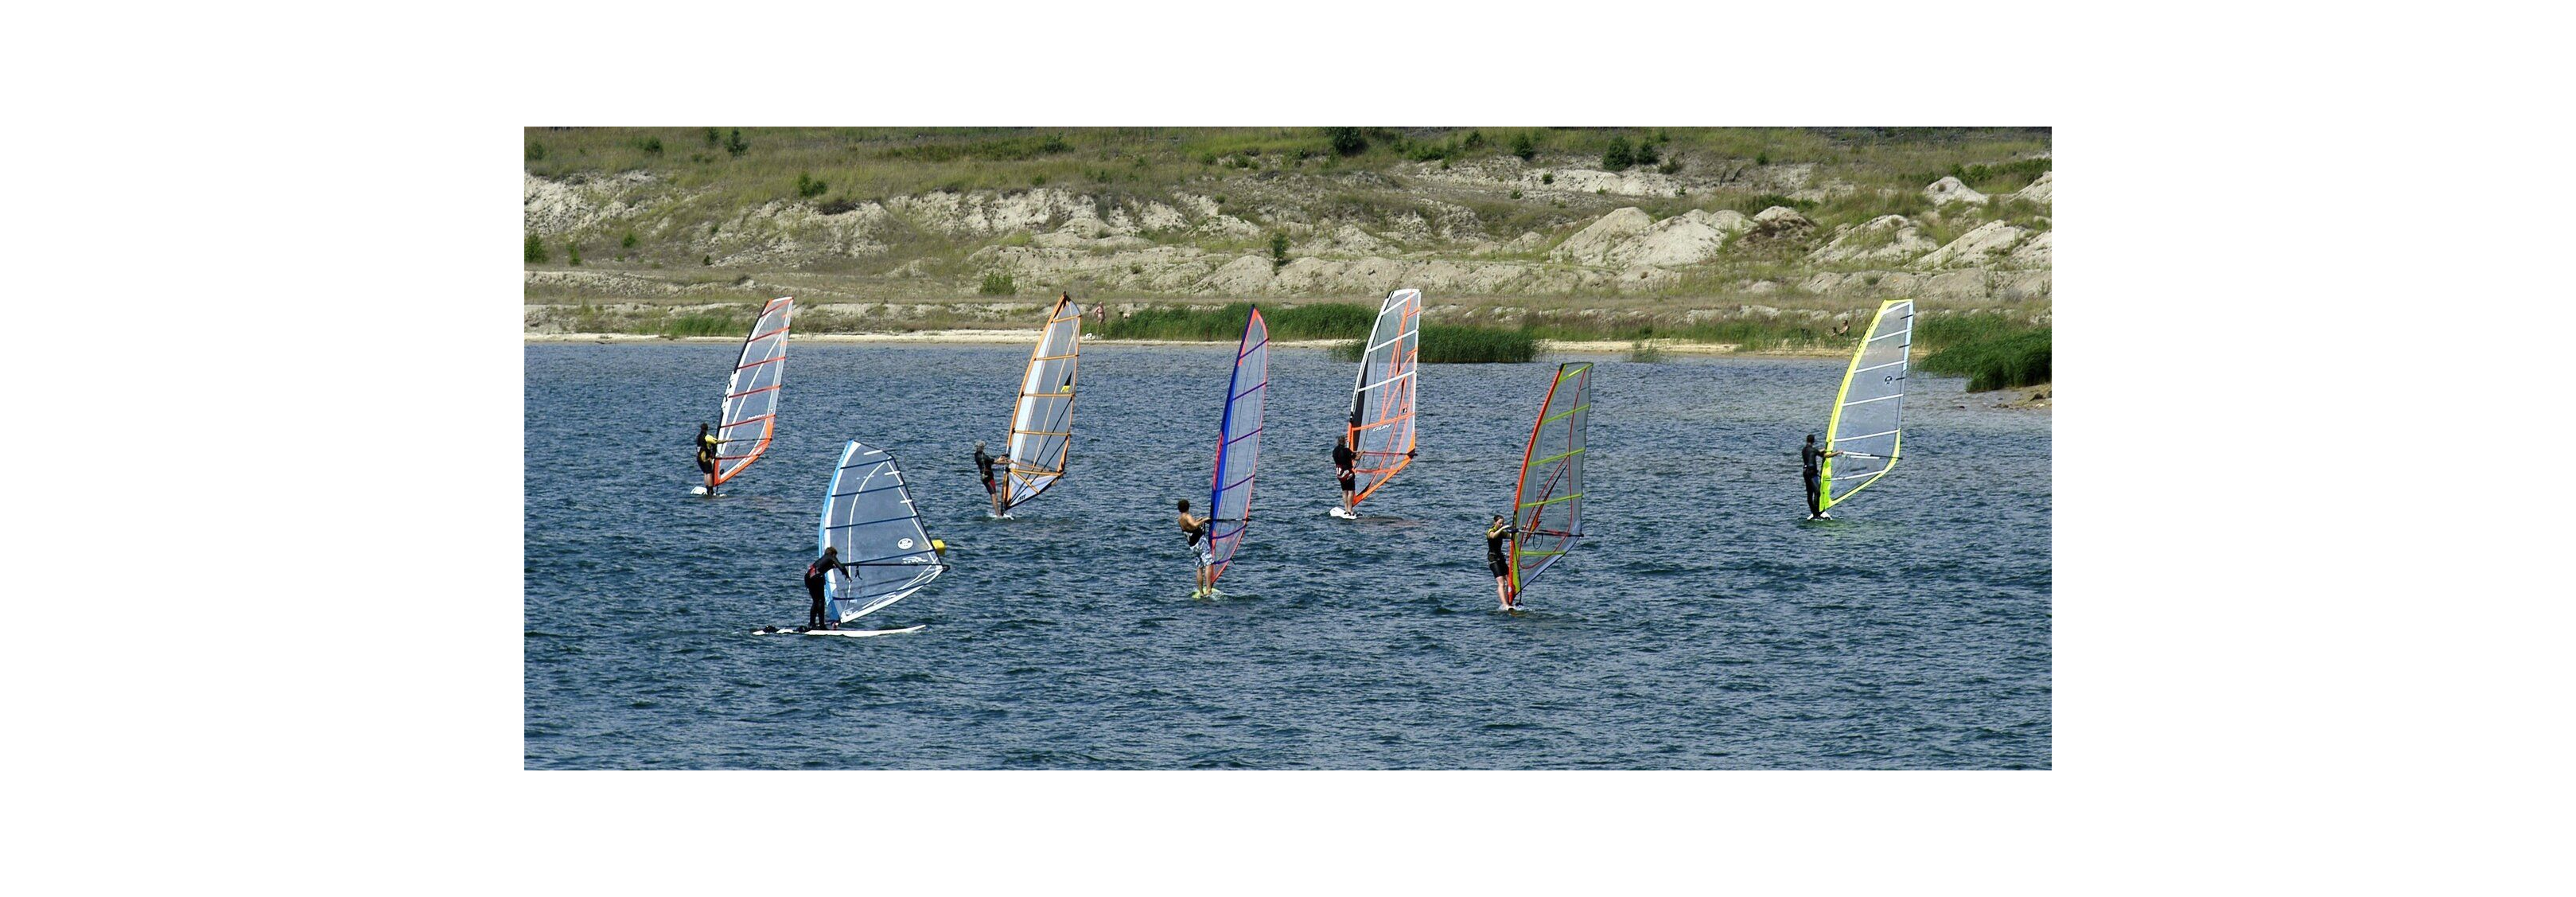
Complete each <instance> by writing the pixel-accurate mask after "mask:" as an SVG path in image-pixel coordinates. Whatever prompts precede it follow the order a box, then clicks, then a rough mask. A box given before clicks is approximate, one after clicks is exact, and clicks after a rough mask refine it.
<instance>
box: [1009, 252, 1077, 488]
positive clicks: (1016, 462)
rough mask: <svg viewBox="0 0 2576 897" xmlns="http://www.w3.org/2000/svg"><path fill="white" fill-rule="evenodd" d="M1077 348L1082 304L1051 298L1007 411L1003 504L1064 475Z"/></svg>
mask: <svg viewBox="0 0 2576 897" xmlns="http://www.w3.org/2000/svg"><path fill="white" fill-rule="evenodd" d="M1081 353H1082V306H1079V305H1075V304H1073V299H1072V297H1069V296H1068V297H1065V298H1061V299H1058V300H1056V303H1055V311H1054V312H1053V313H1051V314H1049V315H1047V325H1046V330H1045V332H1043V333H1041V334H1039V336H1038V344H1037V346H1036V347H1034V348H1031V349H1030V350H1029V369H1028V372H1027V373H1026V374H1024V375H1022V376H1021V377H1020V402H1019V407H1018V408H1017V410H1014V411H1012V412H1011V455H1010V462H1011V463H1010V485H1011V492H1010V496H1009V497H1008V499H1007V501H1008V504H1005V505H1004V506H1003V507H1004V509H1005V510H1008V509H1010V508H1016V507H1019V506H1020V505H1021V504H1023V503H1025V502H1027V501H1028V500H1029V499H1032V498H1036V497H1038V493H1041V492H1045V491H1046V489H1047V487H1048V486H1052V485H1055V481H1056V479H1057V478H1059V477H1062V476H1064V461H1065V453H1066V452H1067V450H1068V449H1070V448H1071V445H1072V442H1073V375H1074V369H1075V367H1076V364H1077V362H1079V361H1080V360H1081V358H1080V357H1079V356H1080V355H1081Z"/></svg>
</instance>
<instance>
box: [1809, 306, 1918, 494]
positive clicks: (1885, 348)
mask: <svg viewBox="0 0 2576 897" xmlns="http://www.w3.org/2000/svg"><path fill="white" fill-rule="evenodd" d="M1913 344H1914V301H1913V300H1911V299H1898V300H1894V301H1891V302H1888V303H1885V304H1883V305H1880V306H1879V307H1878V316H1877V317H1875V318H1872V319H1871V320H1870V322H1869V332H1868V333H1867V334H1865V335H1863V336H1862V337H1861V341H1860V347H1859V348H1858V349H1855V350H1853V351H1852V361H1851V367H1850V368H1849V369H1847V370H1845V371H1844V372H1843V386H1842V389H1841V390H1840V391H1838V392H1837V393H1836V394H1835V397H1834V416H1833V422H1832V423H1830V424H1827V425H1826V427H1825V450H1826V451H1832V452H1841V453H1842V454H1840V455H1838V456H1834V457H1829V458H1826V459H1825V463H1824V470H1823V475H1822V479H1823V485H1824V492H1823V496H1822V501H1821V502H1820V504H1821V505H1822V506H1824V507H1827V508H1830V507H1833V506H1834V503H1835V502H1838V501H1842V500H1843V499H1845V498H1849V497H1850V496H1851V494H1852V493H1854V492H1858V491H1860V490H1861V489H1862V488H1863V487H1866V486H1868V485H1869V484H1871V483H1875V482H1878V478H1879V477H1882V476H1886V475H1887V471H1888V470H1889V469H1890V468H1893V467H1895V466H1896V453H1897V450H1898V448H1899V446H1900V444H1901V442H1902V439H1903V434H1902V433H1901V432H1900V430H1901V429H1902V424H1903V417H1904V406H1905V368H1906V364H1905V360H1906V353H1907V352H1908V351H1909V350H1910V349H1911V348H1912V346H1913Z"/></svg>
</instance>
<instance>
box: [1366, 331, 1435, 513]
mask: <svg viewBox="0 0 2576 897" xmlns="http://www.w3.org/2000/svg"><path fill="white" fill-rule="evenodd" d="M1421 351H1422V291H1421V290H1397V291H1395V292H1393V293H1389V294H1387V297H1386V301H1385V302H1383V303H1381V304H1379V306H1378V310H1377V324H1376V326H1374V327H1371V328H1370V329H1369V336H1368V342H1366V343H1364V344H1362V345H1361V347H1360V373H1359V379H1358V380H1357V381H1355V382H1354V383H1352V384H1351V419H1350V440H1351V452H1352V454H1353V455H1354V457H1353V459H1352V462H1351V466H1352V468H1353V470H1354V471H1355V472H1357V473H1358V474H1359V482H1358V483H1357V484H1356V485H1357V486H1358V487H1359V488H1358V490H1357V492H1356V495H1357V498H1358V500H1361V501H1365V500H1367V499H1368V497H1369V494H1370V493H1372V492H1376V491H1377V487H1379V486H1383V485H1386V481H1387V480H1390V479H1393V478H1394V477H1395V472H1396V471H1399V470H1403V469H1404V466H1405V465H1406V464H1410V463H1412V462H1413V459H1412V458H1411V457H1410V456H1409V455H1408V454H1407V453H1408V452H1411V451H1413V448H1414V430H1413V400H1414V393H1415V390H1416V389H1417V387H1416V386H1415V382H1416V379H1417V378H1415V377H1414V365H1415V363H1416V361H1417V360H1418V359H1419V358H1420V357H1421Z"/></svg>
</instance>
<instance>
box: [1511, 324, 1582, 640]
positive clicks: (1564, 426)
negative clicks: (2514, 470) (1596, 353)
mask: <svg viewBox="0 0 2576 897" xmlns="http://www.w3.org/2000/svg"><path fill="white" fill-rule="evenodd" d="M1591 416H1592V363H1591V362H1588V361H1577V362H1567V363H1565V364H1562V365H1558V366H1557V368H1556V380H1555V381H1554V382H1552V383H1550V384H1548V387H1547V398H1545V399H1543V400H1541V401H1540V402H1539V406H1538V422H1537V423H1534V424H1531V425H1530V438H1529V448H1527V449H1525V450H1523V451H1522V452H1521V481H1520V485H1519V486H1518V487H1517V488H1515V489H1513V490H1512V507H1513V509H1514V516H1513V521H1512V525H1513V526H1515V527H1517V528H1518V529H1519V530H1520V533H1519V534H1518V535H1516V536H1514V537H1513V539H1512V553H1511V557H1510V562H1511V572H1512V577H1511V594H1512V599H1513V602H1512V603H1514V604H1518V603H1519V599H1520V594H1521V590H1522V589H1523V588H1526V587H1527V586H1528V585H1529V584H1530V582H1531V581H1532V580H1535V579H1537V578H1538V576H1539V574H1541V573H1545V572H1547V568H1549V567H1552V566H1555V565H1556V562H1557V561H1558V560H1561V559H1563V558H1564V557H1565V553H1566V552H1568V551H1572V550H1573V549H1574V542H1575V540H1577V539H1580V538H1582V537H1583V458H1584V442H1583V441H1584V427H1585V423H1586V422H1587V421H1588V420H1589V419H1590V418H1591Z"/></svg>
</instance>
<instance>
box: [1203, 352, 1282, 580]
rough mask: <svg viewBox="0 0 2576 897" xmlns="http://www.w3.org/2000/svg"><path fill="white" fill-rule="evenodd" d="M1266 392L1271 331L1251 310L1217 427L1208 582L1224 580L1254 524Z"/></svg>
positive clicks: (1211, 502)
mask: <svg viewBox="0 0 2576 897" xmlns="http://www.w3.org/2000/svg"><path fill="white" fill-rule="evenodd" d="M1269 387H1270V327H1269V325H1267V324H1264V323H1262V320H1261V309H1260V308H1259V307H1257V306H1256V307H1254V308H1253V309H1252V314H1251V316H1250V317H1248V318H1246V319H1245V320H1244V322H1243V340H1242V341H1241V342H1239V343H1237V344H1235V350H1234V374H1233V375H1232V376H1229V377H1227V378H1226V383H1225V416H1224V417H1223V418H1221V419H1220V421H1219V422H1218V424H1217V440H1216V478H1215V480H1214V481H1213V485H1212V486H1211V488H1210V493H1209V495H1208V509H1209V510H1208V518H1209V521H1210V522H1209V524H1208V553H1209V555H1210V556H1211V557H1212V558H1214V559H1215V561H1216V564H1215V571H1214V573H1213V574H1212V575H1211V576H1210V577H1209V578H1210V580H1211V581H1213V580H1214V579H1215V578H1216V577H1221V576H1224V575H1225V568H1226V566H1227V565H1229V564H1232V563H1233V562H1234V555H1235V552H1237V551H1239V550H1241V549H1242V547H1243V534H1244V530H1245V529H1247V528H1248V527H1250V526H1251V525H1252V519H1251V518H1252V473H1253V467H1254V465H1255V463H1256V462H1257V461H1259V460H1260V457H1261V404H1262V399H1263V398H1265V397H1266V395H1265V394H1266V393H1267V392H1268V391H1269Z"/></svg>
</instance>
